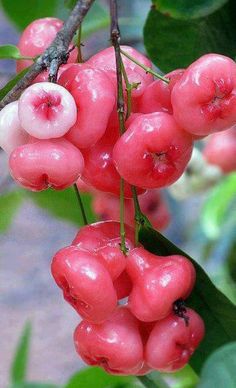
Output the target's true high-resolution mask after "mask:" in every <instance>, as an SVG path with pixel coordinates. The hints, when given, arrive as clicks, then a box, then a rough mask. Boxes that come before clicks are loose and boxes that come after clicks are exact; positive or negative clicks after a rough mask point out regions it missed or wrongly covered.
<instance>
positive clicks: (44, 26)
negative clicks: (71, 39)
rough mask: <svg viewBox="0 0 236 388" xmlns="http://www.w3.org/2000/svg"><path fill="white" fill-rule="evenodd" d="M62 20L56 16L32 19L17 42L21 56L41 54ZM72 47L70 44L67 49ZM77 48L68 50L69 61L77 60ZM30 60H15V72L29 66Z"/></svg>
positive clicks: (60, 25) (58, 28) (60, 26)
mask: <svg viewBox="0 0 236 388" xmlns="http://www.w3.org/2000/svg"><path fill="white" fill-rule="evenodd" d="M62 26H63V21H62V20H60V19H57V18H43V19H37V20H34V21H33V22H32V23H30V24H29V25H28V26H27V27H26V29H25V30H24V31H23V33H22V35H21V37H20V41H19V44H18V47H19V50H20V53H21V55H22V56H29V57H36V56H37V55H40V54H42V53H43V52H44V51H45V50H46V48H48V46H49V45H50V44H51V43H52V41H53V39H54V38H55V37H56V34H57V33H58V31H59V30H60V29H61V28H62ZM71 48H72V45H70V47H69V50H70V49H71ZM77 54H78V50H77V48H74V49H73V50H72V51H71V52H70V56H69V59H68V61H69V62H76V61H77ZM32 63H33V61H32V60H29V59H22V60H19V61H17V64H16V69H17V72H20V71H22V70H23V69H25V68H26V67H28V66H31V65H32Z"/></svg>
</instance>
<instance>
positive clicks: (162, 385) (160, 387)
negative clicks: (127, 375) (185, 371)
mask: <svg viewBox="0 0 236 388" xmlns="http://www.w3.org/2000/svg"><path fill="white" fill-rule="evenodd" d="M136 378H137V379H138V380H139V381H141V383H142V385H143V386H144V387H146V388H168V387H169V385H167V384H166V382H165V381H164V380H163V378H161V379H160V380H159V381H158V384H156V383H155V382H154V381H153V380H151V379H149V377H148V376H136Z"/></svg>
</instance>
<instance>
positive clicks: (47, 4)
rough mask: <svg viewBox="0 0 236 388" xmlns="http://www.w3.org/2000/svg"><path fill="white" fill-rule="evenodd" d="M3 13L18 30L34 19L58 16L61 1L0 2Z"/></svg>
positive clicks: (61, 4)
mask: <svg viewBox="0 0 236 388" xmlns="http://www.w3.org/2000/svg"><path fill="white" fill-rule="evenodd" d="M1 5H2V8H3V11H4V13H5V14H6V15H7V16H8V17H9V19H10V20H11V21H12V22H13V23H14V24H15V26H16V27H17V28H18V29H19V30H23V29H24V28H25V27H26V26H27V25H28V24H29V23H31V22H32V21H33V20H35V19H39V18H44V17H48V16H58V13H59V12H60V8H63V5H64V2H63V0H30V1H29V0H20V1H12V0H1Z"/></svg>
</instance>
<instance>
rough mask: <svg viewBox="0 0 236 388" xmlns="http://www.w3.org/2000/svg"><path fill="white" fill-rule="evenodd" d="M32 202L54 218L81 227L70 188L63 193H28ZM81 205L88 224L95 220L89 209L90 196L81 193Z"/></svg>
mask: <svg viewBox="0 0 236 388" xmlns="http://www.w3.org/2000/svg"><path fill="white" fill-rule="evenodd" d="M28 195H29V196H30V198H31V199H33V200H34V202H35V203H36V204H37V205H38V206H40V207H42V208H44V209H45V210H47V211H48V212H49V213H51V214H53V215H54V216H56V217H59V218H62V219H64V220H67V221H70V222H72V223H74V224H76V225H83V219H82V216H81V213H80V209H79V205H78V202H77V198H76V194H75V191H74V189H73V188H72V187H71V188H69V189H66V190H63V191H55V190H46V191H41V192H39V193H32V192H28ZM81 198H82V201H83V205H84V207H85V211H86V215H87V218H88V221H89V223H91V222H94V221H95V220H96V218H95V216H94V214H93V212H92V208H91V196H90V195H89V194H83V193H81Z"/></svg>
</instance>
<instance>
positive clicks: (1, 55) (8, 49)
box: [0, 44, 22, 59]
mask: <svg viewBox="0 0 236 388" xmlns="http://www.w3.org/2000/svg"><path fill="white" fill-rule="evenodd" d="M20 58H22V56H21V54H20V51H19V49H18V47H16V46H14V45H12V44H6V45H4V46H0V59H20Z"/></svg>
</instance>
